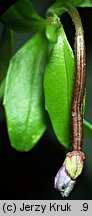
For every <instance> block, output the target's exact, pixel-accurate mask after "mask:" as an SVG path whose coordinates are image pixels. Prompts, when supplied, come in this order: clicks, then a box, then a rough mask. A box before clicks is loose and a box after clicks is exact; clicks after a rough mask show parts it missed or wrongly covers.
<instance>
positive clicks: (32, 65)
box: [4, 34, 48, 151]
mask: <svg viewBox="0 0 92 216" xmlns="http://www.w3.org/2000/svg"><path fill="white" fill-rule="evenodd" d="M47 54H48V44H47V39H46V38H45V37H44V36H42V35H40V34H37V35H35V36H34V37H32V38H31V39H30V40H29V41H28V42H27V43H26V44H25V45H24V46H23V47H22V48H21V49H20V50H19V51H18V52H17V54H16V55H15V56H14V57H13V58H12V60H11V63H10V66H9V70H8V74H7V79H6V87H5V95H4V107H5V111H6V118H7V126H8V132H9V137H10V141H11V145H12V146H13V147H14V148H15V149H17V150H19V151H28V150H31V149H32V148H33V146H34V145H35V144H36V143H37V142H38V140H39V139H40V138H41V136H42V135H43V133H44V131H45V130H46V125H47V121H46V112H45V110H44V97H43V85H42V81H43V72H44V67H45V63H46V58H47Z"/></svg>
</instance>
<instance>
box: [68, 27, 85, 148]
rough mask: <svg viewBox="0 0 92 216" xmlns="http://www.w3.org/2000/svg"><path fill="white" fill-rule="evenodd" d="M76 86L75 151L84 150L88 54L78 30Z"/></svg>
mask: <svg viewBox="0 0 92 216" xmlns="http://www.w3.org/2000/svg"><path fill="white" fill-rule="evenodd" d="M75 60H76V67H75V68H76V69H75V85H74V92H73V98H72V108H71V122H72V146H73V150H79V151H81V150H82V144H83V111H82V102H83V96H84V92H85V82H86V52H85V43H84V34H83V31H80V30H78V31H77V32H76V38H75Z"/></svg>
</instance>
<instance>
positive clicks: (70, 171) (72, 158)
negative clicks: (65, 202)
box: [54, 151, 85, 197]
mask: <svg viewBox="0 0 92 216" xmlns="http://www.w3.org/2000/svg"><path fill="white" fill-rule="evenodd" d="M84 159H85V155H84V153H83V152H81V151H72V152H69V153H68V154H67V155H66V159H65V161H64V163H63V165H62V167H61V168H60V169H59V171H58V173H57V175H56V177H55V181H54V187H55V189H57V190H59V191H60V193H61V195H62V196H63V197H68V196H69V194H70V193H71V191H72V190H73V188H74V185H75V183H76V178H77V177H78V176H79V175H80V174H81V172H82V169H83V161H84Z"/></svg>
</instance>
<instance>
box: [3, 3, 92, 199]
mask: <svg viewBox="0 0 92 216" xmlns="http://www.w3.org/2000/svg"><path fill="white" fill-rule="evenodd" d="M32 2H33V5H34V7H35V9H36V10H37V11H38V13H39V14H40V15H42V16H44V13H45V10H46V8H47V7H48V6H50V5H51V4H52V3H53V2H54V1H53V0H44V1H42V0H38V1H36V0H32ZM0 4H1V3H0ZM78 11H79V13H80V16H81V19H82V22H83V27H84V32H85V42H86V50H87V79H86V91H87V93H86V94H87V97H86V112H85V119H86V120H88V121H89V122H90V123H92V110H91V107H92V102H91V95H92V94H91V92H92V75H91V71H92V22H91V20H92V8H78ZM62 23H63V26H64V29H65V31H66V34H67V37H68V40H69V42H70V44H71V46H72V48H73V49H74V45H73V44H74V26H73V24H72V21H71V18H70V17H69V15H68V14H65V15H63V18H62ZM0 28H1V30H2V25H0ZM30 37H31V35H30V34H17V33H15V35H14V44H15V46H14V50H13V53H15V52H16V51H17V50H18V49H19V48H20V47H21V46H22V45H23V44H24V43H25V42H26V40H27V39H28V38H30ZM83 150H84V152H85V154H86V160H85V167H84V170H83V173H82V175H81V176H80V177H79V178H78V179H77V183H76V186H75V188H74V190H73V192H72V193H71V195H70V196H69V198H68V199H70V200H71V199H72V200H77V199H78V200H80V199H82V200H83V199H85V200H87V199H90V200H91V199H92V137H87V136H85V137H84V145H83ZM65 155H66V151H65V149H64V148H63V147H62V146H61V145H60V143H59V142H58V141H57V139H56V137H55V134H54V132H53V129H52V127H51V126H50V127H49V128H48V129H47V131H46V133H45V134H44V135H43V137H42V138H41V140H40V141H39V143H38V144H37V145H36V146H35V147H34V148H33V149H32V150H31V151H29V152H28V153H20V152H17V151H16V150H14V149H13V148H12V147H11V146H10V142H9V138H8V134H7V126H6V122H5V121H3V122H2V124H1V123H0V199H30V200H33V199H34V200H35V199H38V200H40V199H42V200H45V199H52V200H54V199H58V200H62V199H63V198H62V196H61V195H60V194H59V192H57V191H56V190H55V189H54V187H53V183H54V177H55V175H56V173H57V171H58V169H59V168H60V167H61V165H62V163H63V161H64V159H65Z"/></svg>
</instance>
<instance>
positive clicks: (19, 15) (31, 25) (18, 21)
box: [0, 0, 45, 32]
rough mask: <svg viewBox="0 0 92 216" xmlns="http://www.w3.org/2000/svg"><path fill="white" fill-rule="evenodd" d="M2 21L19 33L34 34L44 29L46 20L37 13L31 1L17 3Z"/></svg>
mask: <svg viewBox="0 0 92 216" xmlns="http://www.w3.org/2000/svg"><path fill="white" fill-rule="evenodd" d="M0 20H1V22H2V23H3V24H4V25H6V26H7V27H9V28H11V29H13V30H14V31H17V32H34V31H38V30H41V29H43V28H44V25H45V20H44V19H43V18H42V17H40V16H39V15H38V14H37V13H36V11H35V10H34V8H33V5H32V3H31V1H30V0H20V1H18V2H16V3H15V4H14V5H13V6H12V7H10V8H9V9H8V10H7V11H6V12H5V13H4V14H3V15H2V16H1V19H0Z"/></svg>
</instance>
